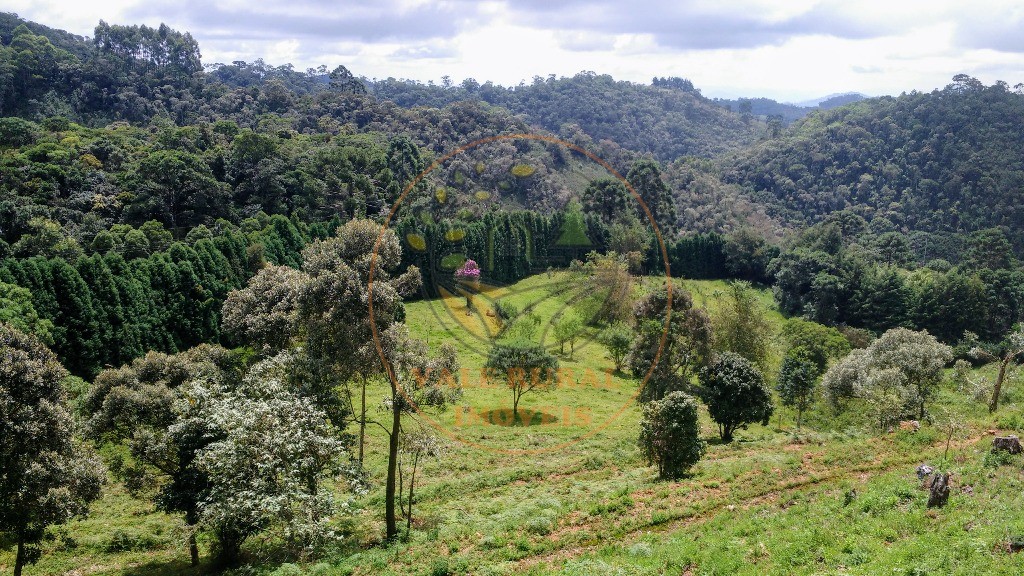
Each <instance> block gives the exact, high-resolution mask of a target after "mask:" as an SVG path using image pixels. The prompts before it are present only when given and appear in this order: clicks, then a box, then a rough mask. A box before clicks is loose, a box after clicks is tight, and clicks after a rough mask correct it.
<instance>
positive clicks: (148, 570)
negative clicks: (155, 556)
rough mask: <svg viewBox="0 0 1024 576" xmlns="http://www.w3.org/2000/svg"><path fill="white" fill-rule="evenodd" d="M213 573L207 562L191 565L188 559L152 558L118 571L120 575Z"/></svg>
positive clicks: (147, 575)
mask: <svg viewBox="0 0 1024 576" xmlns="http://www.w3.org/2000/svg"><path fill="white" fill-rule="evenodd" d="M213 573H214V570H213V567H212V566H210V565H209V563H208V562H200V563H199V566H193V565H192V563H191V562H189V561H188V559H181V560H177V559H176V560H169V561H168V560H154V561H152V562H146V563H144V564H139V565H137V566H132V567H129V568H125V569H124V570H122V571H121V572H119V574H121V575H122V576H186V575H189V576H192V575H200V574H213Z"/></svg>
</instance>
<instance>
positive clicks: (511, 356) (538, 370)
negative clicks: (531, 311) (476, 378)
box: [484, 341, 558, 420]
mask: <svg viewBox="0 0 1024 576" xmlns="http://www.w3.org/2000/svg"><path fill="white" fill-rule="evenodd" d="M484 370H485V374H486V376H487V379H488V380H489V381H500V382H503V383H504V384H505V386H507V387H508V388H509V389H510V390H511V391H512V418H513V420H518V419H519V399H520V398H522V396H523V394H526V393H527V392H532V391H534V390H548V389H551V388H554V387H555V386H557V384H558V359H557V358H555V357H554V356H552V355H551V354H549V353H548V352H547V350H545V349H544V347H543V346H538V345H535V344H533V343H531V342H525V341H516V342H510V343H507V344H502V343H497V344H495V345H494V346H492V347H491V350H490V352H489V353H488V355H487V362H486V364H484Z"/></svg>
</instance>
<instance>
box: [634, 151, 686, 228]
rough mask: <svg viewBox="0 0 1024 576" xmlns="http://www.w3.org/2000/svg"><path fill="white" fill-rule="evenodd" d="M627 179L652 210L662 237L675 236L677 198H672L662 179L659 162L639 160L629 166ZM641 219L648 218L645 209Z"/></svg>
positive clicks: (652, 215) (648, 208)
mask: <svg viewBox="0 0 1024 576" xmlns="http://www.w3.org/2000/svg"><path fill="white" fill-rule="evenodd" d="M626 180H627V181H628V182H629V183H630V185H632V186H633V190H635V191H636V193H637V194H638V195H639V196H640V200H641V201H642V202H643V204H644V206H646V207H647V210H650V213H651V217H653V218H654V222H655V224H657V226H658V229H659V230H660V232H661V236H662V238H671V237H673V236H674V235H675V231H676V206H675V200H674V199H673V198H672V191H671V190H669V188H668V186H667V185H666V184H665V182H664V180H662V179H661V169H660V168H658V164H657V163H656V162H654V161H653V160H637V161H636V162H634V163H633V165H632V166H631V167H630V168H629V172H628V173H627V174H626ZM641 210H642V208H641ZM640 219H641V220H646V219H647V214H646V212H645V211H643V210H642V211H641V216H640Z"/></svg>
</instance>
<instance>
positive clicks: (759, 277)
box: [723, 228, 779, 283]
mask: <svg viewBox="0 0 1024 576" xmlns="http://www.w3.org/2000/svg"><path fill="white" fill-rule="evenodd" d="M723 252H724V253H725V268H726V270H728V272H729V275H730V276H732V277H734V278H740V279H743V280H747V281H749V282H759V283H760V282H765V283H767V282H768V281H769V280H770V278H769V275H768V263H769V262H771V259H772V258H774V257H775V256H778V253H779V250H778V248H775V247H773V246H770V245H769V244H768V242H767V241H766V240H765V239H764V237H763V236H761V235H760V234H758V233H756V232H754V231H753V230H751V229H750V228H740V229H739V231H737V232H736V233H734V234H730V235H729V236H728V238H726V242H725V247H724V248H723Z"/></svg>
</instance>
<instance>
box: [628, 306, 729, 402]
mask: <svg viewBox="0 0 1024 576" xmlns="http://www.w3.org/2000/svg"><path fill="white" fill-rule="evenodd" d="M633 313H634V315H635V316H636V318H637V326H636V337H635V338H634V339H633V345H632V347H631V348H630V351H629V355H628V356H627V358H626V364H627V365H628V366H629V369H630V371H631V372H632V373H633V376H635V377H636V378H640V379H644V380H645V382H644V383H643V385H642V387H641V389H640V401H641V402H650V401H652V400H660V399H661V398H663V397H664V396H665V395H666V394H668V393H669V392H674V391H683V392H685V391H688V390H690V388H691V380H692V378H693V376H694V374H695V373H696V372H697V371H698V370H699V369H700V368H701V367H703V366H705V365H707V363H708V362H709V361H710V359H711V354H712V346H711V345H712V341H713V338H712V334H713V332H712V328H711V319H710V318H709V317H708V315H707V312H705V311H704V309H703V308H696V307H694V305H693V298H692V297H691V296H690V294H689V292H687V291H685V290H683V289H681V288H678V287H676V288H673V289H672V301H671V308H669V299H668V290H667V289H666V288H658V289H656V290H654V291H653V292H651V293H650V294H648V295H647V296H645V297H644V298H642V299H641V300H640V301H639V302H637V303H636V306H634V308H633ZM669 316H671V318H670V319H669Z"/></svg>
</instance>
